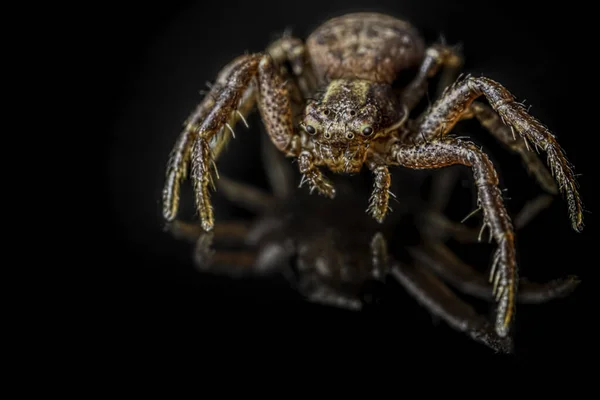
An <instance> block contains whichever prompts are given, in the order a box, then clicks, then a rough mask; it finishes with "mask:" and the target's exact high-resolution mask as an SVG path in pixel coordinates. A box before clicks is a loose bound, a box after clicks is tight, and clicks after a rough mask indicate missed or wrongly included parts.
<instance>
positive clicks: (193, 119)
mask: <svg viewBox="0 0 600 400" xmlns="http://www.w3.org/2000/svg"><path fill="white" fill-rule="evenodd" d="M244 61H245V57H238V58H236V59H235V60H233V61H232V62H231V63H229V64H228V65H227V66H225V68H223V69H222V70H221V72H220V73H219V74H218V76H217V80H216V82H215V84H214V85H213V86H212V88H211V90H210V92H209V93H208V94H207V95H206V97H205V98H204V99H203V100H202V102H201V103H200V104H199V105H198V106H197V107H196V109H195V110H194V112H192V113H191V114H190V116H189V117H188V118H187V119H186V121H185V123H184V129H183V131H182V132H181V134H180V135H179V137H178V138H177V141H176V142H175V146H174V147H173V149H172V150H171V154H170V155H169V161H168V163H167V172H166V180H165V185H164V189H163V216H164V218H165V219H166V220H167V221H173V220H174V219H175V218H176V216H177V211H178V208H179V193H180V186H181V182H182V181H183V180H185V179H186V178H187V176H188V173H189V171H188V169H189V162H190V157H191V152H192V145H193V143H194V140H195V135H196V132H197V129H198V125H199V124H200V123H201V122H202V121H203V120H204V119H205V118H206V117H207V116H208V115H209V114H210V112H211V110H212V109H213V108H214V107H215V105H216V100H217V96H218V94H219V91H220V90H221V88H223V87H224V86H225V85H227V78H228V77H229V74H230V73H231V71H232V70H234V69H235V68H236V67H238V66H239V65H240V64H243V62H244ZM252 106H253V96H245V98H244V99H243V101H242V102H241V103H240V107H239V109H241V111H240V113H241V114H242V115H244V114H243V113H246V114H247V113H248V112H249V108H251V107H252ZM238 111H239V110H238ZM235 117H238V115H237V113H236V115H235ZM235 117H234V118H235ZM232 122H234V121H232ZM229 134H230V132H229V131H223V129H221V131H220V132H219V134H218V135H217V137H215V140H214V141H213V145H214V146H213V147H214V151H216V152H218V151H220V150H221V149H222V148H223V145H224V144H225V143H226V142H227V139H228V138H229Z"/></svg>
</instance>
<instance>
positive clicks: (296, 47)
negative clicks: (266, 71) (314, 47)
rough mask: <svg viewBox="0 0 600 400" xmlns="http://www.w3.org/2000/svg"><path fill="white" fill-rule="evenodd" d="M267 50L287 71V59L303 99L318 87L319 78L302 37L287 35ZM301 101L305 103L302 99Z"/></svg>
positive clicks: (285, 71)
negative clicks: (307, 55)
mask: <svg viewBox="0 0 600 400" xmlns="http://www.w3.org/2000/svg"><path fill="white" fill-rule="evenodd" d="M267 52H268V53H269V55H270V56H271V57H272V58H273V61H275V63H277V64H280V65H282V66H283V68H282V69H283V70H284V72H282V74H284V73H287V70H286V68H285V66H284V65H283V64H284V63H285V62H286V61H287V62H288V64H289V65H290V67H291V69H292V73H293V75H294V78H295V80H296V81H297V85H298V90H299V93H298V94H297V95H299V96H301V97H302V98H303V99H306V98H308V97H310V95H311V94H312V93H314V90H315V89H316V87H317V80H316V78H315V76H314V73H313V71H312V67H311V65H310V63H308V62H307V57H306V46H305V44H304V42H303V41H302V40H301V39H298V38H295V37H293V36H289V35H285V36H283V37H281V38H280V39H278V40H276V41H275V42H273V43H272V44H271V45H270V46H269V47H268V48H267ZM301 103H304V101H303V100H302V101H301Z"/></svg>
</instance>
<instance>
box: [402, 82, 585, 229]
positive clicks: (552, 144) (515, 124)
mask: <svg viewBox="0 0 600 400" xmlns="http://www.w3.org/2000/svg"><path fill="white" fill-rule="evenodd" d="M482 95H483V96H485V98H486V99H487V100H488V102H489V103H490V105H491V107H492V109H493V110H494V111H495V112H496V113H498V114H499V115H500V117H501V119H502V121H504V123H505V124H506V125H508V126H510V127H511V128H513V129H514V130H515V131H516V132H517V133H518V134H519V135H520V136H521V138H522V139H523V140H528V141H529V142H531V143H532V144H533V145H534V146H536V147H539V148H541V149H543V150H544V151H545V152H546V154H547V155H548V163H549V165H550V169H551V171H552V173H553V174H554V178H555V180H556V181H557V182H558V186H559V189H560V191H561V192H562V193H563V194H564V195H565V197H566V198H567V202H568V205H569V214H570V218H571V224H572V226H573V229H574V230H576V231H578V232H579V231H581V230H582V229H583V205H582V203H581V199H580V198H579V193H578V190H577V183H576V181H575V177H574V174H573V171H572V170H571V166H570V164H569V162H568V161H567V159H566V157H565V155H564V153H563V151H562V149H561V147H560V146H559V144H558V142H557V141H556V139H555V137H554V135H552V133H551V132H550V131H549V130H548V129H547V128H546V127H545V126H544V125H542V123H541V122H540V121H538V120H537V119H535V118H534V117H533V116H531V115H530V114H528V113H527V111H526V110H525V108H524V107H523V106H522V105H521V104H519V103H517V102H516V101H515V97H514V96H513V95H512V94H511V93H510V92H509V91H508V90H507V89H506V88H505V87H503V86H502V85H500V84H499V83H498V82H495V81H493V80H491V79H488V78H484V77H480V78H474V77H467V78H466V79H464V80H462V81H458V82H456V83H455V84H454V85H453V86H452V87H451V88H449V89H448V90H447V91H446V92H445V94H444V96H442V98H441V99H439V100H438V101H437V102H436V103H435V104H434V105H433V106H432V107H431V108H430V109H429V110H428V111H427V112H426V113H425V114H424V115H423V116H421V117H420V118H419V121H418V123H417V128H416V129H415V131H414V132H413V134H412V136H411V137H410V139H412V140H414V141H415V142H417V143H419V142H421V143H422V142H427V141H429V140H432V139H433V138H435V137H438V136H442V135H446V134H447V133H449V132H450V131H451V130H452V128H453V127H454V125H455V124H456V123H457V122H458V121H459V120H460V119H462V118H463V117H464V116H465V114H466V115H468V114H469V113H470V112H471V110H470V106H471V104H472V102H473V101H474V100H475V99H477V98H478V97H480V96H482ZM479 114H480V113H479Z"/></svg>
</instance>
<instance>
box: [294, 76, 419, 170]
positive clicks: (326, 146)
mask: <svg viewBox="0 0 600 400" xmlns="http://www.w3.org/2000/svg"><path fill="white" fill-rule="evenodd" d="M317 96H318V97H317V98H316V99H315V100H311V101H309V102H308V104H307V106H306V111H305V115H304V119H303V121H302V123H301V126H302V128H303V129H304V130H305V131H306V133H308V135H309V136H310V140H311V141H312V142H313V143H314V146H315V148H316V152H317V153H318V154H319V156H320V157H321V158H322V162H323V163H324V164H325V165H327V167H329V169H330V170H331V171H333V172H344V173H356V172H358V171H360V169H361V168H362V166H363V164H364V163H365V162H366V161H367V155H368V154H369V153H368V150H369V148H370V147H371V146H373V147H381V146H384V145H385V143H386V142H387V139H389V134H390V132H392V131H395V130H397V129H398V128H400V126H401V125H402V124H403V123H404V122H405V121H406V119H407V118H408V113H407V112H406V109H405V108H404V107H403V106H402V105H401V104H400V102H399V100H398V99H397V98H396V96H395V95H394V93H393V89H392V87H391V86H390V85H389V84H387V83H379V82H372V81H368V80H364V79H335V80H333V81H331V82H330V83H329V85H328V86H327V87H326V89H325V90H324V91H321V92H318V93H317Z"/></svg>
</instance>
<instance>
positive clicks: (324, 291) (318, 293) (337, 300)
mask: <svg viewBox="0 0 600 400" xmlns="http://www.w3.org/2000/svg"><path fill="white" fill-rule="evenodd" d="M306 299H307V300H308V301H309V302H311V303H316V304H321V305H324V306H330V307H336V308H343V309H347V310H360V309H362V307H363V304H362V302H361V301H360V300H359V299H356V298H353V297H349V296H345V295H343V294H341V293H338V292H337V291H335V290H333V289H331V288H328V287H327V286H319V287H318V288H317V289H315V290H314V291H313V292H311V293H310V294H308V295H306Z"/></svg>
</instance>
